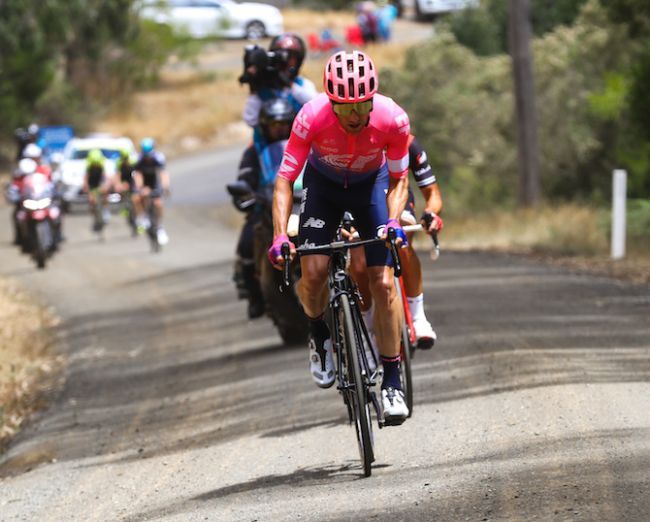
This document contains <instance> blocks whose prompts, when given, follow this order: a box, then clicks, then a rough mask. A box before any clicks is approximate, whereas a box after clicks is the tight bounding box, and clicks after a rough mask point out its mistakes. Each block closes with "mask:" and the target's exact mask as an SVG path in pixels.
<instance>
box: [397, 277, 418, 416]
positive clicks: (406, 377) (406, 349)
mask: <svg viewBox="0 0 650 522" xmlns="http://www.w3.org/2000/svg"><path fill="white" fill-rule="evenodd" d="M395 287H396V288H397V294H398V297H399V299H400V301H401V302H402V306H403V308H404V309H403V317H402V338H401V340H400V358H401V359H402V361H401V364H400V381H401V383H402V391H403V392H404V398H405V399H406V406H407V407H408V409H409V415H408V416H409V417H410V416H411V415H413V374H412V372H411V355H412V354H413V350H414V348H415V347H414V345H413V342H412V341H411V329H410V327H411V325H412V323H411V322H410V319H409V318H408V317H407V314H408V302H407V300H406V296H405V295H404V286H403V282H402V280H401V278H399V279H398V278H395ZM409 317H410V316H409Z"/></svg>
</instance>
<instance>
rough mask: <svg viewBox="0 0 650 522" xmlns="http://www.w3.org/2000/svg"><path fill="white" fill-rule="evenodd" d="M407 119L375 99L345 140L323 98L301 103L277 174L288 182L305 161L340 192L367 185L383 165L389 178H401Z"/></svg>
mask: <svg viewBox="0 0 650 522" xmlns="http://www.w3.org/2000/svg"><path fill="white" fill-rule="evenodd" d="M409 132H410V125H409V119H408V115H407V114H406V112H404V110H403V109H402V108H401V107H400V106H399V105H397V104H396V103H395V102H394V101H393V100H392V99H390V98H388V97H386V96H382V95H381V94H375V96H374V97H373V110H372V112H371V113H370V121H369V123H368V125H367V126H366V128H364V129H363V130H362V131H361V132H360V133H359V134H349V133H347V132H346V131H345V129H343V127H342V126H341V124H340V123H339V121H338V119H337V117H336V115H335V114H334V111H332V107H331V104H330V101H329V98H328V97H327V95H326V94H319V95H318V96H317V97H316V98H314V99H313V100H312V101H310V102H308V103H306V104H305V105H304V106H303V107H302V109H300V112H298V115H297V116H296V119H295V120H294V122H293V128H292V130H291V136H290V137H289V143H288V144H287V148H286V150H285V152H284V156H283V158H282V164H281V165H280V169H279V171H278V176H281V177H283V178H285V179H287V180H289V181H291V182H293V181H295V180H296V178H297V177H298V176H299V175H300V172H301V171H302V168H303V166H304V165H305V161H307V158H309V163H310V164H311V165H312V166H313V167H314V168H315V169H316V170H317V171H318V172H320V173H321V174H323V175H324V176H326V177H327V178H329V179H331V180H333V181H336V182H338V183H341V184H343V185H345V186H347V185H348V184H354V183H357V182H359V181H363V180H366V179H369V178H370V177H371V176H373V175H376V174H377V173H378V172H379V171H380V169H381V168H382V167H383V166H384V164H385V163H386V164H387V167H388V172H389V174H390V176H391V177H392V178H395V179H400V178H403V177H405V176H406V175H407V173H408V166H409V154H408V142H409Z"/></svg>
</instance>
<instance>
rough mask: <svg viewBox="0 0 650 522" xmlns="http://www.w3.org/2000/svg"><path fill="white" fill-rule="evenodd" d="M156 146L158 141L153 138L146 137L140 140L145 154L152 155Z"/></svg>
mask: <svg viewBox="0 0 650 522" xmlns="http://www.w3.org/2000/svg"><path fill="white" fill-rule="evenodd" d="M155 147H156V142H155V141H154V139H153V138H144V139H143V140H142V141H141V142H140V149H141V150H142V154H144V155H145V156H148V155H150V154H151V153H152V152H153V150H154V148H155Z"/></svg>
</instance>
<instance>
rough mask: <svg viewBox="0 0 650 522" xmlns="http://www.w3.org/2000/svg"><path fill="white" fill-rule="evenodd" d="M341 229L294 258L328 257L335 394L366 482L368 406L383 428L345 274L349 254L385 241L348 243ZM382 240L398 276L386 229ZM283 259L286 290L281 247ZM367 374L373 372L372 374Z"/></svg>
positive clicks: (356, 298) (363, 333)
mask: <svg viewBox="0 0 650 522" xmlns="http://www.w3.org/2000/svg"><path fill="white" fill-rule="evenodd" d="M342 228H343V225H342V226H341V227H339V230H338V231H337V234H336V238H335V240H334V241H332V242H331V243H329V244H326V245H318V246H308V245H303V246H300V247H298V248H297V249H296V251H297V253H298V255H304V254H306V253H310V254H315V253H318V254H325V255H329V256H330V262H329V273H328V286H329V293H330V298H329V308H328V318H329V321H330V325H331V329H330V331H331V332H332V345H333V350H334V356H335V359H336V379H337V390H338V391H339V393H340V394H341V396H342V397H343V402H344V404H345V406H346V408H347V412H348V419H349V421H350V424H353V425H354V427H355V432H356V437H357V443H358V447H359V455H360V457H361V461H362V463H363V471H364V475H365V476H366V477H369V476H370V475H371V473H372V463H373V461H374V460H375V456H374V448H373V443H374V438H373V431H372V417H371V405H372V410H374V412H375V417H376V419H377V423H378V425H379V428H382V427H383V426H384V425H385V423H384V421H383V420H382V416H381V412H380V407H379V400H378V398H377V394H376V393H375V392H374V390H373V388H374V386H376V384H377V379H378V375H379V372H378V370H377V368H378V367H379V365H378V361H377V360H376V359H377V356H376V355H375V354H374V352H373V350H372V349H371V348H370V347H371V346H372V345H371V340H370V335H369V334H368V329H367V328H366V325H365V323H364V321H363V317H362V315H361V308H360V301H361V295H360V293H359V291H358V289H357V286H356V284H355V283H354V281H353V280H352V277H351V276H350V273H349V271H348V268H349V264H350V263H349V255H350V249H352V248H359V247H362V246H366V245H372V244H375V243H384V240H382V239H380V238H375V239H366V240H360V241H355V242H349V241H346V240H344V239H343V237H342V232H341V230H342ZM348 230H349V229H348ZM387 237H388V241H389V244H390V252H391V256H392V258H393V265H394V268H395V273H396V274H397V275H398V276H399V275H400V274H401V264H400V259H399V253H398V251H397V246H396V244H395V240H396V233H395V230H394V229H392V228H389V229H388V232H387ZM282 255H283V258H284V269H283V285H284V286H285V287H289V286H290V285H291V277H290V268H289V264H290V263H289V258H290V255H289V244H288V243H284V244H283V245H282ZM367 348H370V349H367ZM369 356H370V357H372V358H374V360H373V361H372V362H371V361H369V360H368V357H369ZM372 363H374V364H372ZM371 368H374V369H372V370H371Z"/></svg>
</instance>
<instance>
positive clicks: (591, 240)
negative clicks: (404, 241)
mask: <svg viewBox="0 0 650 522" xmlns="http://www.w3.org/2000/svg"><path fill="white" fill-rule="evenodd" d="M604 222H605V220H604V216H603V215H602V213H601V212H599V211H598V210H596V209H594V208H590V207H585V206H581V205H576V204H567V205H561V206H556V207H542V208H538V209H535V210H517V211H514V212H506V211H497V212H492V213H490V214H481V215H478V216H471V217H458V218H448V219H447V220H446V222H445V229H444V232H443V233H442V234H441V236H440V239H441V242H442V248H443V252H444V250H445V249H450V250H496V251H503V252H509V253H519V254H526V255H532V256H534V257H537V258H541V259H543V260H544V261H546V262H548V263H552V264H556V265H560V266H564V267H567V268H571V269H575V270H578V271H582V272H585V271H586V272H591V273H594V274H598V275H605V276H608V277H614V278H617V279H624V280H628V281H632V282H635V283H642V284H649V283H650V256H649V255H648V252H647V251H646V250H645V249H643V248H637V245H634V244H629V245H628V254H627V256H626V258H625V259H622V260H616V261H614V260H612V259H610V257H609V237H608V233H609V232H608V229H607V227H606V225H605V224H604ZM417 246H418V247H420V248H422V249H430V248H431V247H430V243H429V242H428V241H425V240H423V239H422V238H420V239H419V241H418V243H417Z"/></svg>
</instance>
